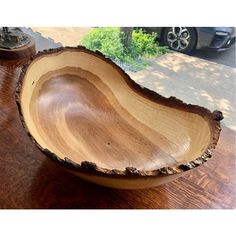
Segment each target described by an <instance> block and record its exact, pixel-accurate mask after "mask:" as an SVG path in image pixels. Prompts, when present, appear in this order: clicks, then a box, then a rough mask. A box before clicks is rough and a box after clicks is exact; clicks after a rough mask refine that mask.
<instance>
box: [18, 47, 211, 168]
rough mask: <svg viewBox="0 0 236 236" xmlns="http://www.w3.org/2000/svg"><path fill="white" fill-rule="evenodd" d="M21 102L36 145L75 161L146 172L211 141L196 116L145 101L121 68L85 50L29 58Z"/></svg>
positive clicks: (185, 158) (186, 157)
mask: <svg viewBox="0 0 236 236" xmlns="http://www.w3.org/2000/svg"><path fill="white" fill-rule="evenodd" d="M20 100H21V108H22V113H23V116H24V120H25V123H26V126H27V128H28V129H29V131H30V133H31V135H32V136H33V137H34V138H35V140H36V141H37V142H38V143H39V145H40V146H41V147H43V148H47V149H48V150H50V151H51V152H53V153H55V154H56V155H57V156H58V157H60V158H62V159H64V157H68V158H70V159H71V160H72V161H74V162H76V163H81V162H82V161H90V162H94V163H96V164H97V165H98V166H100V167H103V168H109V169H122V170H123V169H125V168H126V167H128V166H132V167H136V168H138V169H140V170H153V169H158V168H161V167H166V166H175V165H177V164H178V163H181V162H189V161H191V160H194V159H196V158H197V157H199V156H201V155H202V153H203V152H204V151H205V150H206V149H207V147H208V145H209V143H210V140H211V128H210V125H209V122H208V120H207V119H205V118H204V117H203V116H201V115H199V114H196V113H193V112H190V111H189V110H188V109H186V110H185V109H182V108H181V109H180V108H179V107H178V106H176V107H173V106H172V107H170V106H168V104H163V103H159V102H158V101H157V100H156V101H154V100H153V99H150V97H148V96H146V94H145V93H142V92H140V90H137V89H136V88H135V87H134V86H132V84H131V83H129V82H128V80H127V78H126V75H125V74H124V73H122V72H121V71H119V70H117V68H116V67H114V66H113V65H112V64H110V63H107V61H106V60H104V59H103V58H102V57H96V56H94V55H93V54H91V53H88V52H83V51H73V50H67V51H63V52H60V53H53V54H48V55H44V56H42V57H38V58H37V59H35V60H34V61H33V62H32V63H31V65H30V66H29V68H28V70H27V72H26V74H25V77H24V81H23V86H22V90H21V97H20Z"/></svg>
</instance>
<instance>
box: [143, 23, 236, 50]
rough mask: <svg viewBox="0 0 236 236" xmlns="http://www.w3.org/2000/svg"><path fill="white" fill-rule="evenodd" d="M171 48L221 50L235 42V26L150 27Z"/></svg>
mask: <svg viewBox="0 0 236 236" xmlns="http://www.w3.org/2000/svg"><path fill="white" fill-rule="evenodd" d="M145 30H146V31H148V32H157V34H158V38H159V40H160V41H162V42H163V43H164V44H165V45H167V46H169V48H170V49H172V50H175V51H178V52H183V53H188V52H190V51H192V50H194V49H207V50H215V51H221V50H225V49H227V48H229V47H230V46H231V45H232V44H233V43H235V34H234V28H233V27H148V28H145Z"/></svg>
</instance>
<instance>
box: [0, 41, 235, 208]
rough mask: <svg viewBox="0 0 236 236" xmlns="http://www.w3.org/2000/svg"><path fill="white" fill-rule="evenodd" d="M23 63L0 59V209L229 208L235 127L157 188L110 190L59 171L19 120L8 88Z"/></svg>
mask: <svg viewBox="0 0 236 236" xmlns="http://www.w3.org/2000/svg"><path fill="white" fill-rule="evenodd" d="M44 40H45V39H44ZM38 42H39V45H40V40H38ZM50 43H51V42H50ZM39 45H37V46H38V47H39ZM44 46H47V44H44ZM50 47H51V45H50ZM24 62H25V61H24V60H19V61H3V60H0V163H1V164H0V208H8V209H9V208H17V209H19V208H49V209H52V208H62V209H64V208H66V209H68V208H72V209H74V208H77V209H93V208H95V209H101V208H106V209H117V208H122V209H124V208H127V209H130V208H132V209H134V208H136V209H143V208H146V209H183V208H186V209H192V208H194V209H198V208H200V209H209V208H214V209H216V208H235V177H236V176H235V151H234V148H235V132H234V131H232V130H230V129H228V128H227V127H225V126H223V127H222V132H221V137H220V140H219V143H218V146H217V148H216V150H215V154H214V156H213V157H212V158H211V159H210V160H209V161H208V162H207V163H205V164H204V165H202V166H200V167H198V168H196V169H194V170H193V171H189V172H186V173H185V175H184V176H183V177H180V178H179V179H178V180H175V181H173V182H170V183H168V184H165V185H162V186H159V187H155V188H150V189H145V190H114V189H109V188H105V187H101V186H98V185H95V184H91V183H89V182H86V181H83V180H81V179H80V178H78V177H76V176H74V175H72V174H71V173H69V172H67V171H64V169H63V168H61V167H60V166H58V165H56V164H55V163H54V162H52V161H51V160H50V159H48V158H46V157H45V155H44V154H42V153H41V152H40V151H39V150H38V149H37V148H36V147H35V145H34V144H33V143H32V142H31V140H30V139H29V137H28V136H27V134H26V132H25V131H24V129H23V127H22V125H21V122H20V119H19V116H18V112H17V107H16V104H15V98H14V93H15V86H16V82H17V77H18V75H19V72H20V65H22V64H23V63H24Z"/></svg>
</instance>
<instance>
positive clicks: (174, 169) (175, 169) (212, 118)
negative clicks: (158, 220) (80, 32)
mask: <svg viewBox="0 0 236 236" xmlns="http://www.w3.org/2000/svg"><path fill="white" fill-rule="evenodd" d="M65 51H76V52H85V53H88V54H90V55H93V56H96V57H98V58H100V59H102V60H103V61H105V62H107V63H108V64H110V65H111V66H112V67H113V68H114V69H115V70H117V71H118V72H119V73H120V74H121V76H122V77H123V78H124V79H125V80H126V82H127V83H128V85H130V86H132V87H133V88H134V89H136V90H137V91H140V92H142V93H143V94H144V95H146V96H148V98H149V99H151V100H152V101H155V102H157V103H159V104H165V105H168V106H169V107H176V106H177V107H178V109H184V110H185V111H189V112H191V113H195V114H198V115H200V116H201V117H203V118H204V119H205V120H207V121H208V122H209V126H210V129H211V139H210V143H209V145H208V147H207V148H206V149H205V151H204V152H203V154H202V155H201V156H199V157H197V158H196V159H194V160H192V161H189V162H180V163H178V164H177V165H176V166H166V167H162V168H158V169H152V170H139V169H137V168H135V167H131V166H127V167H126V168H125V169H124V170H118V169H108V168H103V167H99V166H98V165H97V164H96V163H94V162H90V161H82V162H81V163H80V164H79V163H75V162H74V161H72V160H71V159H70V158H69V157H64V159H62V158H60V157H59V156H57V155H56V154H55V153H53V152H52V151H50V150H48V149H46V148H43V147H42V146H41V145H40V144H39V143H38V142H37V141H36V140H35V138H34V137H33V135H32V134H31V133H30V131H29V129H28V127H27V124H26V122H25V120H24V116H23V112H22V108H21V99H20V97H21V89H22V88H23V86H22V84H23V82H24V78H25V74H26V72H27V70H28V67H29V66H30V65H31V63H33V62H34V61H35V60H36V59H38V58H40V57H44V56H48V55H55V56H56V55H59V54H60V53H63V52H65ZM15 100H16V104H17V108H18V112H19V116H20V120H21V123H22V125H23V127H24V129H25V130H26V132H27V134H28V136H29V138H30V139H31V141H32V142H33V143H34V144H35V145H36V146H37V147H38V148H39V149H40V151H42V152H43V153H44V154H45V155H46V156H47V157H49V158H50V159H51V160H53V161H55V162H56V163H59V164H60V165H61V166H63V167H66V168H68V169H70V170H72V171H76V172H80V173H81V172H82V173H87V174H93V175H98V176H106V177H117V178H120V177H127V176H128V177H134V178H139V177H156V176H168V175H173V174H179V173H182V172H185V171H188V170H191V169H194V168H196V167H198V166H200V165H202V164H203V163H204V162H206V161H207V160H208V159H209V158H211V156H212V154H213V150H214V149H215V148H216V145H217V142H218V139H219V136H220V131H221V126H220V121H221V120H222V119H223V118H224V117H223V114H222V112H221V111H219V110H215V111H213V112H211V111H210V110H209V109H207V108H205V107H201V106H198V105H193V104H187V103H185V102H183V101H182V100H180V99H178V98H176V97H173V96H170V97H169V98H167V97H164V96H162V95H160V94H158V93H157V92H155V91H152V90H150V89H148V88H146V87H143V86H141V85H139V84H138V83H136V82H135V81H134V80H132V79H131V77H130V76H129V75H128V74H127V73H126V72H125V71H124V70H123V69H122V68H120V67H119V66H118V65H117V64H115V63H114V62H113V61H112V60H111V59H110V58H108V57H106V56H105V55H103V54H102V53H101V52H99V51H95V52H94V51H91V50H89V49H87V48H85V47H84V46H77V47H58V48H53V49H46V50H43V51H39V52H38V53H37V54H35V55H33V56H32V57H31V58H30V59H29V60H28V61H27V62H26V63H25V64H24V65H23V66H22V68H21V72H20V75H19V79H18V82H17V86H16V91H15Z"/></svg>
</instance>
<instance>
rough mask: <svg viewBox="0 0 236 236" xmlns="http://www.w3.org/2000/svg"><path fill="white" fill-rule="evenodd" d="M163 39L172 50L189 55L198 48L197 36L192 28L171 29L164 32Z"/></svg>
mask: <svg viewBox="0 0 236 236" xmlns="http://www.w3.org/2000/svg"><path fill="white" fill-rule="evenodd" d="M163 39H164V43H165V44H166V45H168V46H169V48H170V49H172V50H174V51H177V52H183V53H188V52H191V51H192V50H193V49H194V48H195V46H196V43H197V34H196V31H195V29H194V28H192V27H169V28H166V29H165V31H164V35H163Z"/></svg>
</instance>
